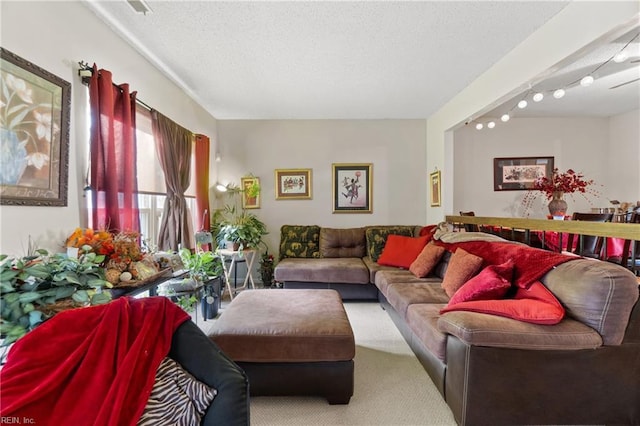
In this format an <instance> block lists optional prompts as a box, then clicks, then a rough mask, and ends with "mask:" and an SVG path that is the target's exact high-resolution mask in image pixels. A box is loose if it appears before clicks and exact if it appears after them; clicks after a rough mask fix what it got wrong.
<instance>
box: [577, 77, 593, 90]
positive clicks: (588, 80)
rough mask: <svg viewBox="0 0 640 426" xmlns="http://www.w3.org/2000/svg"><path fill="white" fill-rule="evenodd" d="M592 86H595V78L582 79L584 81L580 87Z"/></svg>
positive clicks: (581, 81)
mask: <svg viewBox="0 0 640 426" xmlns="http://www.w3.org/2000/svg"><path fill="white" fill-rule="evenodd" d="M592 84H593V77H591V76H590V75H587V76H585V77H582V80H580V86H582V87H588V86H591V85H592Z"/></svg>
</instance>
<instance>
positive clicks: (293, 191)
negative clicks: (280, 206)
mask: <svg viewBox="0 0 640 426" xmlns="http://www.w3.org/2000/svg"><path fill="white" fill-rule="evenodd" d="M275 183H276V184H275V188H276V200H310V199H311V169H276V171H275Z"/></svg>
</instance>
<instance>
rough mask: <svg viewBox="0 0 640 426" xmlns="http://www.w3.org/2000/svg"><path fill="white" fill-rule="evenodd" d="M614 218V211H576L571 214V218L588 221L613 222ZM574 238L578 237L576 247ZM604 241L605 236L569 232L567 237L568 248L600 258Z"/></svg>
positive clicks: (580, 253)
mask: <svg viewBox="0 0 640 426" xmlns="http://www.w3.org/2000/svg"><path fill="white" fill-rule="evenodd" d="M612 219H613V213H574V214H573V215H572V216H571V220H574V221H587V222H611V220H612ZM574 238H575V239H577V243H576V247H575V248H573V242H574ZM603 243H604V238H603V237H596V236H593V235H580V234H569V235H568V237H567V250H568V251H570V252H572V253H575V254H577V255H580V256H583V257H591V258H594V259H600V255H601V252H602V245H603Z"/></svg>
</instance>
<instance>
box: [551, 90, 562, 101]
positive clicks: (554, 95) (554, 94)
mask: <svg viewBox="0 0 640 426" xmlns="http://www.w3.org/2000/svg"><path fill="white" fill-rule="evenodd" d="M564 94H565V91H564V89H558V90H556V91H555V92H553V97H554V98H556V99H560V98H562V97H563V96H564Z"/></svg>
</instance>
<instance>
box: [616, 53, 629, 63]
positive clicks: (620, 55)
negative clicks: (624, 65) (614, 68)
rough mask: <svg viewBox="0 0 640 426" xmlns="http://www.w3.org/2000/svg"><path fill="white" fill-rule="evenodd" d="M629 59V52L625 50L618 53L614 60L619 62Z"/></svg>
mask: <svg viewBox="0 0 640 426" xmlns="http://www.w3.org/2000/svg"><path fill="white" fill-rule="evenodd" d="M627 59H629V54H628V53H627V52H625V51H624V50H623V51H621V52H618V53H616V55H615V56H614V57H613V62H615V63H617V64H619V63H621V62H624V61H626V60H627Z"/></svg>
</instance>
